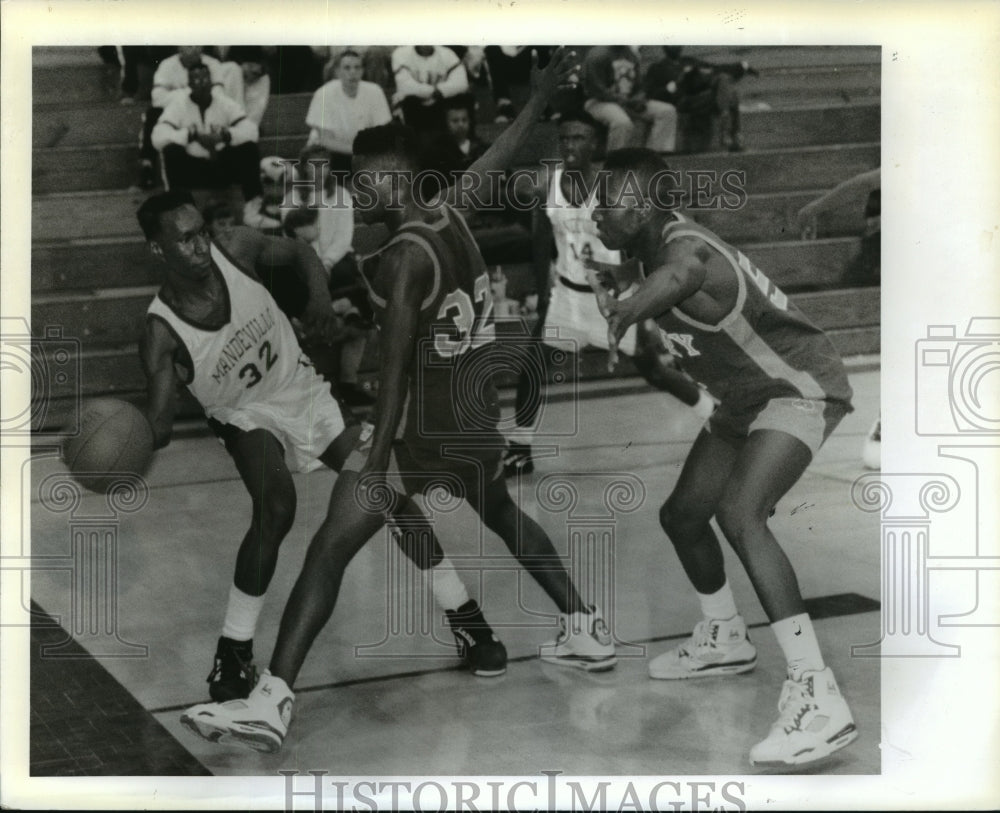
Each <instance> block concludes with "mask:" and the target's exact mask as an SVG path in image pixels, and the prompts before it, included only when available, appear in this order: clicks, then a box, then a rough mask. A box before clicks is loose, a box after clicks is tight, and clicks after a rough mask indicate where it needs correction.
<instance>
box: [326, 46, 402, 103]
mask: <svg viewBox="0 0 1000 813" xmlns="http://www.w3.org/2000/svg"><path fill="white" fill-rule="evenodd" d="M394 50H396V49H395V46H392V45H336V46H333V47H331V48H330V58H329V59H328V60H327V63H326V65H324V66H323V83H324V84H325V83H327V82H330V81H332V80H334V79H336V78H337V70H338V68H339V65H340V57H341V54H343V53H344V51H354V53H356V54H360V55H361V75H362V77H364V79H365V80H366V81H368V82H374V83H375V84H376V85H378V86H379V87H380V88H382V92H383V93H384V94H385V98H386V99H391V98H392V94H393V93H395V92H396V83H395V82H394V81H393V78H392V52H393V51H394Z"/></svg>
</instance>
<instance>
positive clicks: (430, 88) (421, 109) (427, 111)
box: [392, 45, 469, 133]
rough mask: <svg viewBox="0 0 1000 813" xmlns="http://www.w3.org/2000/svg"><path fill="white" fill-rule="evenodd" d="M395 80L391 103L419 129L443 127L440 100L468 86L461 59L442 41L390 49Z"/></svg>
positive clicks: (412, 125)
mask: <svg viewBox="0 0 1000 813" xmlns="http://www.w3.org/2000/svg"><path fill="white" fill-rule="evenodd" d="M392 74H393V77H394V78H395V80H396V93H395V95H394V97H393V106H394V107H396V108H398V109H399V110H400V111H401V112H402V115H403V121H405V122H406V124H407V125H409V126H410V127H412V128H413V129H414V130H417V131H418V132H420V133H427V132H440V131H441V130H442V129H443V127H444V115H443V104H442V102H443V101H444V100H445V99H447V98H450V97H452V96H457V95H458V94H460V93H465V92H466V91H468V89H469V77H468V75H467V74H466V72H465V67H464V66H463V65H462V62H461V60H459V58H458V56H457V55H456V54H455V52H454V51H452V50H451V49H450V48H445V47H444V46H443V45H415V46H414V45H401V46H399V47H398V48H396V50H394V51H393V52H392Z"/></svg>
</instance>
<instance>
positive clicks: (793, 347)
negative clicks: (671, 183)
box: [657, 215, 852, 405]
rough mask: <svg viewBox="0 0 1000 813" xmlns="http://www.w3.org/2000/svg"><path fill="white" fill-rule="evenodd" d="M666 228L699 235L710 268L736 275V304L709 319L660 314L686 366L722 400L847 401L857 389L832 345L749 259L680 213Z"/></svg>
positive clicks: (674, 233) (671, 235) (669, 235)
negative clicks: (712, 322)
mask: <svg viewBox="0 0 1000 813" xmlns="http://www.w3.org/2000/svg"><path fill="white" fill-rule="evenodd" d="M674 218H675V219H674V220H673V221H671V222H669V223H667V225H666V226H665V227H664V229H663V244H664V245H666V244H668V243H670V241H672V240H676V239H678V238H681V237H688V236H694V237H698V238H700V239H701V240H703V241H704V242H705V243H707V244H708V245H709V246H710V247H711V249H712V256H711V257H710V258H709V260H708V266H709V267H710V268H713V269H720V268H721V269H723V270H724V271H725V272H726V273H731V274H732V275H733V276H734V277H735V278H736V281H737V285H738V294H737V300H736V305H735V306H734V307H733V310H732V311H731V312H730V313H729V314H728V315H727V316H726V317H725V318H724V319H723V320H722V321H721V322H720V323H719V324H717V325H706V324H702V323H700V322H698V321H697V320H695V319H693V318H691V317H690V316H688V315H687V314H685V313H682V312H681V311H680V310H679V309H678V308H671V309H670V310H669V311H667V312H666V313H664V314H662V315H661V316H659V317H658V318H657V322H658V323H659V325H660V328H661V330H662V331H663V333H664V334H666V338H667V339H668V340H669V346H670V348H671V352H672V353H673V354H674V355H675V356H676V357H677V358H678V360H679V363H680V365H681V366H682V367H683V369H684V370H685V371H686V372H687V373H688V374H690V375H691V376H692V377H693V378H694V379H695V380H697V381H700V382H701V383H702V384H704V385H705V386H706V387H707V388H708V390H709V392H711V393H712V395H714V396H715V397H716V398H718V399H719V400H720V401H721V402H723V403H730V404H734V405H751V404H756V403H761V402H763V401H767V400H770V399H772V398H813V399H818V400H836V401H844V402H847V403H849V402H850V399H851V395H852V393H851V387H850V385H849V384H848V382H847V373H846V372H845V370H844V365H843V363H842V362H841V360H840V356H839V354H838V353H837V350H836V349H835V348H834V346H833V343H832V342H831V341H830V339H829V338H828V337H827V335H826V334H825V333H823V331H822V330H820V329H819V328H818V327H816V326H815V325H813V324H812V322H810V321H809V320H808V319H807V318H806V317H805V315H804V314H803V313H802V311H800V310H799V309H798V308H797V307H796V306H795V304H794V303H793V302H791V301H790V300H789V299H788V297H787V296H786V295H785V294H784V293H783V292H782V291H781V290H780V289H779V288H778V287H777V286H776V285H775V284H774V283H773V282H771V280H769V279H768V278H767V277H766V276H765V275H764V274H763V273H762V272H761V271H760V270H759V269H758V268H757V267H756V266H755V265H754V264H753V263H752V262H750V260H749V259H747V257H746V256H745V255H744V254H743V253H742V252H741V251H738V250H737V249H735V248H734V247H733V246H731V245H729V244H728V243H726V242H724V241H723V240H721V239H720V238H719V237H718V236H717V235H715V234H714V233H712V232H711V231H709V230H708V229H706V228H704V227H702V226H698V225H696V224H694V223H692V222H690V221H689V220H686V219H685V218H683V217H682V216H681V215H674Z"/></svg>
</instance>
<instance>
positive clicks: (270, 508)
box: [254, 489, 296, 542]
mask: <svg viewBox="0 0 1000 813" xmlns="http://www.w3.org/2000/svg"><path fill="white" fill-rule="evenodd" d="M254 507H255V509H256V521H257V524H258V526H259V527H260V532H261V536H262V537H263V538H265V539H273V540H275V541H278V542H280V541H281V540H282V539H283V538H284V537H285V535H286V534H287V533H288V532H289V531H290V530H291V529H292V523H293V522H295V508H296V498H295V491H294V489H290V490H285V489H275V490H274V491H272V492H268V493H266V494H264V495H263V496H262V497H261V499H260V500H258V501H256V504H255V506H254Z"/></svg>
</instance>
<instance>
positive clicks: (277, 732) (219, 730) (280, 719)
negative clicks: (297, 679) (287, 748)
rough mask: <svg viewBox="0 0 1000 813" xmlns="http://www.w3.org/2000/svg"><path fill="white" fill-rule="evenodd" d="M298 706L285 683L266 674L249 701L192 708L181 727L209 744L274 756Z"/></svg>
mask: <svg viewBox="0 0 1000 813" xmlns="http://www.w3.org/2000/svg"><path fill="white" fill-rule="evenodd" d="M294 702H295V695H294V694H292V691H291V689H289V688H288V685H287V684H286V683H285V681H283V680H282V679H281V678H279V677H275V676H274V675H272V674H271V673H270V672H269V671H266V672H264V674H263V675H261V677H260V681H258V683H257V685H256V687H254V690H253V691H252V692H250V696H249V697H247V699H246V700H230V701H228V702H226V703H202V704H201V705H198V706H192V707H191V708H189V709H188V710H187V711H185V712H184V713H183V714H182V715H181V723H182V724H183V725H184V726H185V727H186V728H188V729H190V730H191V731H193V732H194V733H195V734H197V735H198V736H199V737H203V738H204V739H206V740H208V741H209V742H236V743H239V744H240V745H244V746H246V747H247V748H252V749H253V750H255V751H264V752H265V753H268V754H273V753H275V752H276V751H278V749H280V748H281V743H282V742H283V741H284V739H285V735H286V734H287V733H288V724H289V723H290V722H291V720H292V705H293V704H294Z"/></svg>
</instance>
